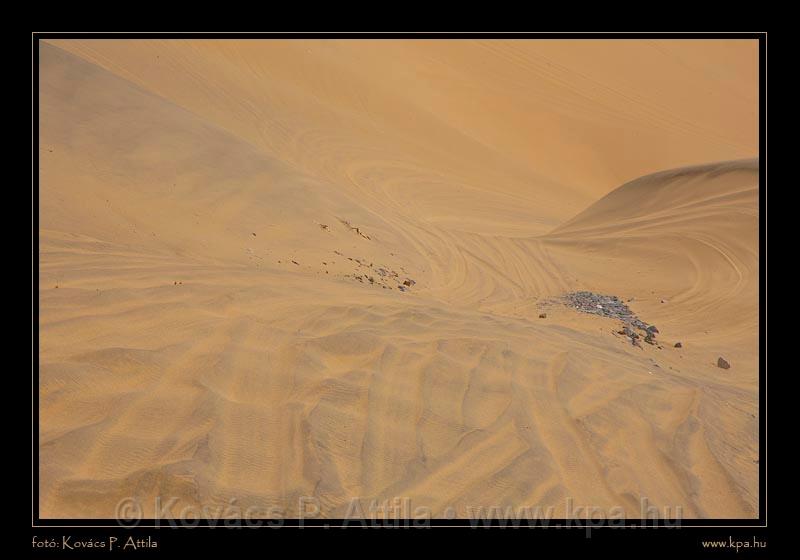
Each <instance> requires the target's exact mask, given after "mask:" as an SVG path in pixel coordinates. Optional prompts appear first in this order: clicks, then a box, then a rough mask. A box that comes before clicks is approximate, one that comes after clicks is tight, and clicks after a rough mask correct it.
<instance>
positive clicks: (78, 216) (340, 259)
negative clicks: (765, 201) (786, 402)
mask: <svg viewBox="0 0 800 560" xmlns="http://www.w3.org/2000/svg"><path fill="white" fill-rule="evenodd" d="M548 43H549V42H542V44H521V43H519V42H508V43H505V42H488V43H483V42H469V43H465V44H463V45H462V46H461V47H458V46H457V45H456V44H454V43H449V42H442V43H435V44H430V43H426V42H420V43H413V44H410V43H405V44H404V43H396V42H383V43H381V44H376V45H373V46H374V48H371V49H370V48H366V49H365V48H363V46H362V45H358V44H353V43H351V42H334V43H330V44H328V43H321V42H313V41H312V42H301V41H292V42H275V43H274V44H272V45H265V44H264V43H263V42H262V43H259V42H247V41H241V42H240V41H231V42H216V43H215V42H209V43H205V42H194V41H171V42H156V41H154V42H142V43H141V44H137V46H136V48H135V49H133V50H132V49H131V46H130V45H127V46H126V44H125V42H122V41H120V42H113V41H112V42H107V41H87V42H79V41H63V42H54V43H53V44H46V43H45V44H42V45H41V49H40V61H41V68H40V129H39V134H40V146H39V152H40V154H39V155H40V170H39V172H40V193H39V194H40V208H39V219H40V223H39V226H40V230H39V251H40V255H39V264H40V270H39V306H40V324H39V336H40V372H39V375H40V378H39V397H40V441H39V451H40V459H41V460H40V481H39V482H40V488H39V490H40V504H39V507H40V514H41V516H42V517H43V518H70V517H73V518H75V517H77V518H81V517H82V518H88V517H114V516H115V514H116V508H117V505H118V504H119V503H120V500H123V499H124V498H126V497H131V496H132V497H135V498H137V499H139V500H141V503H142V506H143V508H144V515H145V516H148V517H151V516H153V515H154V513H155V510H156V508H157V503H158V502H157V501H156V499H157V497H161V499H162V500H169V499H170V498H173V497H174V498H175V501H174V503H173V507H172V508H171V510H170V511H171V513H172V514H174V515H180V512H181V508H184V507H193V508H202V507H206V508H214V507H219V508H222V509H224V508H225V507H226V506H227V505H229V504H230V503H231V500H235V503H236V504H237V506H238V507H239V508H241V509H242V510H244V509H247V508H254V509H253V510H252V511H256V512H260V513H263V514H265V515H266V514H268V513H270V512H272V513H274V512H276V511H277V512H279V513H280V514H283V515H288V516H292V517H295V516H297V515H298V507H299V504H300V502H299V500H300V498H301V497H310V498H312V499H313V500H314V501H315V503H316V504H317V505H318V506H319V510H320V513H319V514H320V515H321V516H327V517H341V516H342V515H344V514H346V513H347V512H348V508H349V507H350V503H351V499H352V498H354V497H359V498H361V499H362V501H363V502H364V503H365V504H368V503H369V501H370V500H373V499H375V500H379V501H383V500H391V499H393V498H395V497H402V498H408V499H410V501H411V504H412V507H417V506H421V507H425V508H428V511H430V513H431V514H432V515H434V516H437V517H438V516H443V515H446V514H447V513H448V508H452V510H453V512H454V513H455V515H458V516H462V517H463V516H468V515H473V514H475V510H476V508H481V507H482V508H491V507H499V508H507V507H510V508H520V507H528V506H534V507H535V506H538V507H541V508H545V509H546V508H551V510H550V513H551V514H553V515H556V516H564V515H576V516H585V515H587V510H586V509H585V507H587V506H591V507H597V508H602V509H603V510H604V511H606V512H608V511H610V510H611V508H615V507H617V508H621V509H622V510H623V511H624V512H625V513H626V515H629V516H631V517H637V518H638V517H640V515H641V513H642V511H641V508H642V503H643V500H646V504H648V505H650V506H653V507H656V508H658V510H659V513H660V514H662V515H663V514H665V513H667V514H672V515H674V514H676V508H680V514H681V515H683V516H684V517H726V518H728V517H753V516H756V515H757V513H758V511H757V507H758V465H757V461H758V459H759V457H758V407H757V404H758V375H759V372H758V359H757V357H758V336H757V326H758V289H759V286H758V237H757V235H758V227H757V226H758V162H757V161H756V160H742V159H741V158H744V157H752V155H753V154H754V153H755V152H756V151H757V146H756V144H755V141H754V139H753V131H754V129H755V117H754V114H755V113H751V104H752V102H753V101H754V100H755V99H756V95H755V94H754V90H753V89H752V88H748V87H744V86H741V87H740V86H737V87H733V86H731V84H732V83H734V82H736V80H735V79H734V78H735V77H736V71H735V70H736V69H735V68H733V67H731V66H730V65H726V64H725V61H726V60H728V59H727V55H726V56H723V55H722V54H720V53H715V52H714V50H713V49H712V50H710V51H703V52H704V53H705V54H704V56H706V57H709V58H710V59H711V61H712V62H714V63H715V64H714V65H712V66H715V67H716V68H717V72H716V73H713V74H711V75H710V76H711V77H710V78H708V79H707V81H705V82H703V83H702V84H697V83H696V82H697V77H698V76H702V75H705V74H704V73H703V69H704V68H705V67H706V66H703V64H704V63H703V59H702V57H701V58H699V59H697V58H691V57H688V55H687V54H686V53H685V52H683V51H682V48H683V47H675V48H673V47H671V46H670V45H661V44H648V45H646V47H647V49H649V50H648V51H647V52H648V53H650V55H651V56H653V57H656V59H657V60H658V61H659V62H660V63H662V64H663V65H664V66H665V68H666V70H664V72H665V73H669V72H673V75H675V76H682V77H684V78H685V79H686V80H687V82H686V83H689V82H691V83H692V84H695V85H694V86H692V87H697V88H699V89H703V90H704V91H706V93H707V95H706V96H704V97H701V99H702V101H701V102H700V104H701V105H703V104H709V106H710V105H714V101H715V100H716V102H717V103H716V105H714V107H715V108H714V109H713V110H712V109H711V108H708V107H707V108H706V109H708V110H705V111H703V110H702V109H703V107H700V110H699V109H698V108H697V107H696V106H695V105H692V104H691V103H688V102H687V101H686V99H684V98H683V97H682V96H683V93H681V94H680V95H678V93H676V92H677V91H681V92H683V90H682V89H681V88H679V87H678V85H680V84H683V83H684V82H681V81H680V80H674V82H675V84H674V86H671V87H666V85H665V83H664V81H665V79H664V78H663V76H660V77H659V76H655V75H652V76H651V78H652V80H653V81H652V82H649V81H646V80H645V81H642V82H636V83H637V84H639V85H638V86H637V87H638V88H640V89H638V90H634V91H636V92H637V93H636V95H634V96H633V98H631V95H632V94H631V91H632V90H631V89H630V87H628V86H629V85H630V84H631V83H633V82H632V78H631V76H632V75H634V74H633V72H634V71H636V72H644V68H646V67H649V65H648V62H649V63H652V60H651V59H650V58H648V57H647V56H644V55H636V56H632V55H631V57H630V60H629V61H628V62H629V68H632V69H633V70H630V72H631V74H627V73H626V72H623V71H622V70H620V69H619V68H616V67H609V68H605V72H604V73H602V72H601V73H599V74H598V73H596V72H600V71H601V70H603V69H602V68H600V69H592V68H587V67H584V63H583V62H581V61H582V60H583V58H582V57H583V56H584V55H585V51H584V50H583V46H581V45H567V46H565V47H564V48H562V49H557V48H554V45H551V44H548ZM605 48H606V49H608V52H609V53H610V54H614V53H617V54H619V52H622V51H619V52H618V50H617V49H619V46H618V45H617V44H610V45H608V46H606V47H605ZM730 48H731V49H732V51H731V52H734V53H738V54H739V55H741V56H739V57H738V58H737V57H731V58H733V59H735V60H737V61H739V62H736V64H744V65H745V67H748V66H747V64H746V63H747V62H748V61H750V58H748V57H749V56H750V55H751V54H752V53H751V52H750V50H749V48H748V47H746V46H742V45H738V44H735V45H731V46H730ZM625 52H628V53H630V51H625ZM726 52H727V51H726ZM387 59H390V60H393V61H394V63H395V66H394V68H396V69H395V70H394V71H393V72H385V71H384V72H379V71H378V70H377V69H378V68H379V67H380V64H381V63H383V62H385V61H386V60H387ZM688 60H691V63H689V62H687V61H688ZM742 61H743V62H742ZM687 64H688V65H689V69H688V70H687V69H686V68H687V66H686V65H687ZM697 64H700V66H699V67H693V66H692V65H697ZM709 65H711V64H710V63H709ZM734 66H735V64H734ZM678 69H681V70H680V72H679V71H678ZM242 76H245V78H242ZM376 76H377V77H376ZM601 76H602V77H603V78H602V80H600V77H601ZM489 78H491V79H489ZM689 78H691V80H689ZM401 86H402V87H401ZM723 90H727V91H728V92H729V94H730V95H728V96H727V97H725V99H726V103H729V106H728V107H727V108H726V109H725V110H723V109H721V108H720V106H719V98H720V96H721V93H720V92H721V91H723ZM654 91H658V92H662V93H659V94H658V95H656V93H654ZM459 92H460V93H459ZM664 92H666V93H664ZM708 92H712V93H708ZM684 93H685V92H684ZM673 94H674V95H673ZM448 100H455V101H453V102H452V103H450V102H449V101H448ZM490 100H491V101H492V102H493V103H494V104H493V105H492V106H493V107H499V109H498V113H499V115H500V116H497V117H495V120H492V118H491V117H490V115H489V114H488V113H487V112H483V113H480V112H475V111H474V110H473V109H474V107H475V106H482V105H486V103H488V101H490ZM500 101H502V103H500ZM623 107H633V109H631V110H630V111H628V110H623ZM744 107H746V108H747V109H743V108H744ZM737 111H739V112H741V114H742V117H741V118H740V119H739V120H738V121H736V122H731V121H730V120H729V119H727V118H725V117H727V115H729V114H730V113H731V112H737ZM520 119H531V122H527V123H526V124H527V125H529V126H530V127H533V126H534V125H535V126H539V127H540V130H542V131H543V134H523V133H521V132H520V129H519V128H517V127H516V126H514V123H515V122H516V123H517V124H519V123H522V122H525V121H524V120H522V121H521V120H520ZM492 123H494V124H495V125H496V126H492ZM498 123H499V124H498ZM621 128H622V129H625V130H629V131H634V132H632V133H631V134H632V135H633V136H626V135H625V134H623V135H621V136H620V135H619V134H617V131H619V130H620V129H621ZM568 130H573V131H577V130H580V131H582V132H583V135H580V134H577V133H575V137H567V136H568V135H567V133H566V132H564V131H568ZM559 135H563V137H559ZM547 136H549V140H547V141H545V139H543V137H547ZM578 137H580V139H579V138H578ZM676 138H681V139H684V140H685V141H683V142H675V139H676ZM614 139H616V140H614ZM532 154H535V155H532ZM722 160H726V161H727V160H736V161H729V162H728V163H707V162H712V161H722ZM575 161H580V162H581V163H582V165H575ZM702 162H706V165H702V166H696V165H694V166H690V167H687V165H689V164H699V163H702ZM676 166H682V167H679V168H677V169H675V170H673V171H668V172H662V173H656V174H655V175H646V176H643V177H641V178H640V179H635V177H637V176H640V175H644V174H645V173H648V172H651V171H656V170H660V169H667V168H675V167H676ZM629 179H635V180H632V181H630V182H628V183H626V184H624V185H623V186H621V187H619V188H616V186H617V185H619V184H621V183H622V182H623V181H626V180H629ZM406 280H408V281H409V282H408V284H410V285H406V284H404V281H406ZM411 281H413V282H411ZM582 289H588V290H593V291H597V292H601V293H609V294H616V295H619V296H620V297H623V298H625V299H630V298H632V301H631V302H629V304H628V305H630V306H631V308H632V309H633V310H634V311H635V312H636V313H638V314H639V315H640V316H641V317H643V318H644V319H645V320H647V321H649V322H652V323H655V324H657V325H658V326H659V329H660V331H661V334H660V335H659V336H660V340H663V348H662V349H657V348H655V347H647V348H644V349H639V348H636V347H633V346H631V345H630V344H629V343H627V342H626V341H625V340H624V339H622V338H621V337H619V336H616V335H615V334H614V332H615V331H616V330H617V329H618V328H619V325H618V324H617V323H616V322H614V321H612V320H610V319H603V318H599V317H595V316H591V315H586V314H581V313H579V312H577V311H575V310H574V309H570V308H568V307H566V306H563V305H561V304H559V303H557V299H556V298H558V297H559V296H561V295H563V294H564V293H565V292H569V291H572V290H582ZM662 300H663V301H664V303H662ZM543 311H546V313H547V318H546V319H540V318H539V314H540V313H541V312H543ZM677 341H681V342H682V344H683V348H680V349H677V348H673V344H674V342H677ZM720 355H723V356H725V357H726V359H728V360H729V361H730V362H731V363H732V368H731V369H730V370H722V369H719V368H717V367H716V359H717V357H718V356H720ZM582 506H583V508H584V509H580V508H581V507H582ZM271 508H272V509H271ZM195 511H196V510H195Z"/></svg>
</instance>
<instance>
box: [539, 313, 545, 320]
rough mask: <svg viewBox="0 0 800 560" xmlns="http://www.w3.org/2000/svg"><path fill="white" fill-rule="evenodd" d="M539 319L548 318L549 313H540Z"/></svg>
mask: <svg viewBox="0 0 800 560" xmlns="http://www.w3.org/2000/svg"><path fill="white" fill-rule="evenodd" d="M539 319H547V313H539Z"/></svg>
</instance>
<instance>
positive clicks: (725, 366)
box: [717, 356, 731, 369]
mask: <svg viewBox="0 0 800 560" xmlns="http://www.w3.org/2000/svg"><path fill="white" fill-rule="evenodd" d="M717 367H719V368H722V369H731V365H730V364H729V363H728V362H727V360H725V358H723V357H722V356H720V357H719V358H717Z"/></svg>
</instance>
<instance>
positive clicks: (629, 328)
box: [563, 291, 660, 348]
mask: <svg viewBox="0 0 800 560" xmlns="http://www.w3.org/2000/svg"><path fill="white" fill-rule="evenodd" d="M563 299H564V301H565V302H566V304H567V305H569V306H570V307H572V308H573V309H576V310H578V311H580V312H582V313H591V314H592V315H599V316H600V317H608V318H609V319H618V320H620V321H622V328H621V329H620V330H618V331H617V333H618V334H621V335H623V336H625V337H627V338H628V339H630V341H631V344H632V345H634V346H638V347H640V348H641V343H640V342H639V340H640V339H641V340H644V341H645V342H646V343H647V344H651V345H653V346H657V345H656V335H657V334H658V333H659V331H658V328H656V326H655V325H648V324H647V323H645V322H644V321H642V320H641V319H639V318H638V317H637V316H636V314H635V313H634V312H633V311H631V309H630V308H629V307H628V306H627V305H626V304H625V302H624V301H622V299H620V298H618V297H617V296H609V295H603V294H596V293H594V292H589V291H579V292H570V293H568V294H566V295H565V296H564V298H563ZM631 299H633V298H631ZM631 299H629V300H628V301H631ZM637 331H640V332H641V334H640V333H639V332H637ZM659 348H660V346H659Z"/></svg>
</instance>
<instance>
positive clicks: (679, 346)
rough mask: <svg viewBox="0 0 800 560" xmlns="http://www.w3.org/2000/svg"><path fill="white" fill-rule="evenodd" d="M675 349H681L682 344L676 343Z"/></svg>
mask: <svg viewBox="0 0 800 560" xmlns="http://www.w3.org/2000/svg"><path fill="white" fill-rule="evenodd" d="M675 348H683V344H681V343H680V342H676V343H675Z"/></svg>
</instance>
